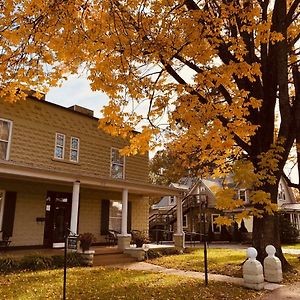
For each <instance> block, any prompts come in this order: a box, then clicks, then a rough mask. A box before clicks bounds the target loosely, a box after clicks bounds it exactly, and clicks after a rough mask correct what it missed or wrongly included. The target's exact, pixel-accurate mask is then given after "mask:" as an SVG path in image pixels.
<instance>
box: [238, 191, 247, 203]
mask: <svg viewBox="0 0 300 300" xmlns="http://www.w3.org/2000/svg"><path fill="white" fill-rule="evenodd" d="M238 198H239V199H241V200H243V201H245V202H247V201H248V197H247V190H245V189H240V190H238Z"/></svg>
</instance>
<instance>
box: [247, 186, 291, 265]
mask: <svg viewBox="0 0 300 300" xmlns="http://www.w3.org/2000/svg"><path fill="white" fill-rule="evenodd" d="M268 189H269V190H268ZM277 189H278V186H277V185H276V186H268V188H265V189H264V190H265V191H266V192H269V193H270V194H271V197H272V202H276V203H277ZM274 199H276V201H275V200H274ZM260 208H261V207H260ZM252 243H253V247H254V248H256V250H257V252H258V255H257V260H259V261H260V262H261V263H263V260H264V258H265V257H266V256H267V253H266V250H265V249H266V246H267V245H273V246H274V247H275V248H276V256H277V257H278V258H279V259H280V260H281V263H282V270H283V271H287V270H289V269H290V268H291V266H290V264H289V263H288V262H287V260H286V259H285V257H284V255H283V253H282V250H281V241H280V228H279V215H278V213H275V214H274V215H268V214H265V215H264V216H263V217H262V218H257V217H253V233H252Z"/></svg>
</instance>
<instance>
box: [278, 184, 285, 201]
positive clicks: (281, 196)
mask: <svg viewBox="0 0 300 300" xmlns="http://www.w3.org/2000/svg"><path fill="white" fill-rule="evenodd" d="M277 198H278V200H281V201H285V193H284V188H283V186H282V184H280V185H279V190H278V197H277Z"/></svg>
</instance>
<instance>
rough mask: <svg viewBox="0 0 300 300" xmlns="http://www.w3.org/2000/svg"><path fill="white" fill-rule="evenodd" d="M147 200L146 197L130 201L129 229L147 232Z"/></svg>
mask: <svg viewBox="0 0 300 300" xmlns="http://www.w3.org/2000/svg"><path fill="white" fill-rule="evenodd" d="M145 220H147V221H146V222H145ZM148 220H149V199H148V197H140V198H136V199H134V200H133V201H132V220H131V228H132V229H133V230H140V231H143V232H148V231H149V222H148Z"/></svg>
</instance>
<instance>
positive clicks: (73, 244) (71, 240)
mask: <svg viewBox="0 0 300 300" xmlns="http://www.w3.org/2000/svg"><path fill="white" fill-rule="evenodd" d="M77 239H78V236H69V237H68V249H70V250H77Z"/></svg>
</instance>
